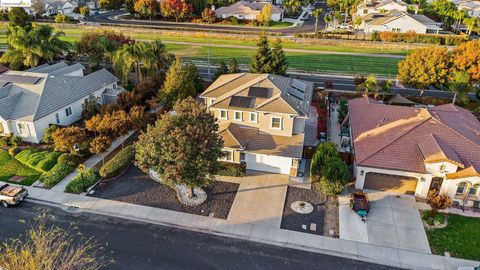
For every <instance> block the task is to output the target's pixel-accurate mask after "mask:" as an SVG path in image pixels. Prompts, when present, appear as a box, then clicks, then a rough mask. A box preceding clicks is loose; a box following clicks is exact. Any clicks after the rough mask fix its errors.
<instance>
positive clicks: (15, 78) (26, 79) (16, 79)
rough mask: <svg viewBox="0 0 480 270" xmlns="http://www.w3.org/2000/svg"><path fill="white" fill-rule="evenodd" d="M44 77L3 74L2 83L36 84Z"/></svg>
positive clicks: (0, 78)
mask: <svg viewBox="0 0 480 270" xmlns="http://www.w3.org/2000/svg"><path fill="white" fill-rule="evenodd" d="M41 78H42V77H35V76H28V75H18V74H3V75H0V82H10V83H19V84H36V83H37V82H38V81H39V80H40V79H41Z"/></svg>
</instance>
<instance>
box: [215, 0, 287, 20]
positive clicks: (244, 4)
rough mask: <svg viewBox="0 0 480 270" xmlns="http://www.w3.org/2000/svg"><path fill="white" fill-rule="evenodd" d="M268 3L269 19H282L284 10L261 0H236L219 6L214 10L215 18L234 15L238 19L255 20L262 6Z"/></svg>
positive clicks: (225, 17)
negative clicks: (270, 14)
mask: <svg viewBox="0 0 480 270" xmlns="http://www.w3.org/2000/svg"><path fill="white" fill-rule="evenodd" d="M266 5H270V6H271V7H272V16H271V20H272V21H274V22H278V21H281V20H283V13H284V10H283V9H281V8H279V7H278V6H276V5H272V4H271V3H270V2H263V1H243V0H241V1H238V2H236V3H234V4H232V5H230V6H225V7H220V8H218V9H216V10H215V15H216V16H217V18H221V19H227V18H229V17H236V18H237V19H239V20H248V21H255V20H256V19H257V17H258V15H259V14H260V12H261V11H262V9H263V7H264V6H266Z"/></svg>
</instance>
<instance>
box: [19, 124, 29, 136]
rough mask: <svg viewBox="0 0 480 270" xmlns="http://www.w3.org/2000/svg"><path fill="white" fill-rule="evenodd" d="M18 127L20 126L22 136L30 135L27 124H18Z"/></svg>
mask: <svg viewBox="0 0 480 270" xmlns="http://www.w3.org/2000/svg"><path fill="white" fill-rule="evenodd" d="M17 126H18V132H19V133H20V134H24V135H28V128H27V125H26V124H24V123H18V124H17Z"/></svg>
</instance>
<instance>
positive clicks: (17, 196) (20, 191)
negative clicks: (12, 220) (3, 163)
mask: <svg viewBox="0 0 480 270" xmlns="http://www.w3.org/2000/svg"><path fill="white" fill-rule="evenodd" d="M27 196H28V191H27V190H26V189H25V188H23V187H14V186H10V185H9V184H4V185H0V205H1V206H3V207H5V208H6V207H9V206H10V205H16V204H19V203H20V202H21V201H23V200H24V199H25V197H27Z"/></svg>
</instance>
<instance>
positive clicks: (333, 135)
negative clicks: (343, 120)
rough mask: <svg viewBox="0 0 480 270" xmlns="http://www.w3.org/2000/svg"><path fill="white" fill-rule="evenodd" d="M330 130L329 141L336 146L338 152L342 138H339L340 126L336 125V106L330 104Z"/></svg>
mask: <svg viewBox="0 0 480 270" xmlns="http://www.w3.org/2000/svg"><path fill="white" fill-rule="evenodd" d="M330 106H331V107H330V128H329V130H328V132H329V136H328V138H329V140H330V141H332V142H333V143H335V144H336V145H337V148H338V150H340V147H341V146H342V138H341V137H340V124H339V123H338V104H336V103H330Z"/></svg>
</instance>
